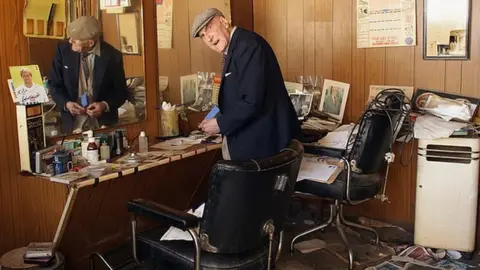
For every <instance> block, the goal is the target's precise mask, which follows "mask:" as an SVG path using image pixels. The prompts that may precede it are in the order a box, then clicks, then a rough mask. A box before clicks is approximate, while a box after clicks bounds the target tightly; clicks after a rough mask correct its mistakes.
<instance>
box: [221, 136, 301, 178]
mask: <svg viewBox="0 0 480 270" xmlns="http://www.w3.org/2000/svg"><path fill="white" fill-rule="evenodd" d="M302 156H303V145H302V144H301V143H300V142H299V141H298V140H295V139H294V140H292V141H291V142H290V144H289V145H288V146H287V147H286V148H284V149H282V150H281V151H280V153H278V154H277V155H275V156H272V157H268V158H264V159H259V160H253V159H252V160H249V161H233V160H220V161H218V162H217V164H215V167H214V169H220V170H228V171H263V170H269V169H273V168H276V167H278V166H282V165H285V164H288V163H290V162H293V161H295V160H298V159H301V158H302Z"/></svg>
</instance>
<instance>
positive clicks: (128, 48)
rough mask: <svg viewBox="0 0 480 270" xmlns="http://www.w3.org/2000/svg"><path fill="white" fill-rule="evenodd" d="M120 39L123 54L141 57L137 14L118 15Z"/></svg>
mask: <svg viewBox="0 0 480 270" xmlns="http://www.w3.org/2000/svg"><path fill="white" fill-rule="evenodd" d="M117 25H118V37H119V38H120V51H121V52H122V53H123V54H133V55H141V35H140V30H141V29H140V24H139V16H138V14H137V13H136V12H133V13H124V14H118V16H117Z"/></svg>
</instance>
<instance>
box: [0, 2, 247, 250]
mask: <svg viewBox="0 0 480 270" xmlns="http://www.w3.org/2000/svg"><path fill="white" fill-rule="evenodd" d="M138 1H142V3H143V12H144V13H143V28H144V46H145V47H144V52H145V60H144V61H145V63H144V67H145V80H146V88H147V100H148V101H147V102H149V103H148V106H147V115H148V116H147V121H145V122H141V123H137V124H132V125H128V126H127V132H128V135H129V136H130V137H132V136H135V135H137V134H138V133H139V132H140V130H145V131H146V132H147V134H149V135H152V136H154V135H157V134H158V123H159V119H158V115H157V111H156V110H155V109H154V107H153V105H155V101H156V100H159V99H160V97H159V92H158V91H157V89H158V70H159V69H160V75H166V76H169V77H171V78H172V79H171V84H170V88H171V90H170V91H169V92H168V93H167V94H169V95H170V96H172V100H174V102H175V100H176V101H179V100H180V92H179V85H180V82H179V76H180V75H186V74H191V73H190V72H196V71H197V70H213V71H215V69H219V67H220V56H218V55H215V54H214V53H211V52H209V51H207V50H206V49H204V48H202V46H200V45H201V44H198V42H197V41H192V39H191V38H190V25H191V21H192V20H193V16H194V14H196V13H197V12H199V11H200V10H201V9H203V8H207V7H211V6H213V7H221V6H222V3H224V1H221V0H217V1H214V0H209V1H207V0H203V1H200V0H174V1H175V4H174V10H175V14H174V28H173V31H174V39H173V49H172V50H159V49H158V48H157V41H156V21H155V1H143V0H138ZM252 1H253V0H231V10H232V19H233V21H234V22H235V23H236V24H237V25H241V26H243V27H246V28H249V29H253V14H252V6H253V4H252ZM23 4H24V2H23V1H17V0H3V1H0V13H1V16H0V27H1V28H2V29H3V30H2V31H0V82H4V83H0V86H1V87H0V89H2V91H1V92H2V94H1V95H0V103H1V104H2V106H1V108H0V153H2V155H3V158H2V159H1V160H2V161H1V162H0V255H1V254H3V253H4V252H6V251H8V250H11V249H13V248H17V247H20V246H24V245H27V244H28V243H29V242H31V241H51V240H52V239H53V237H54V234H55V230H56V226H57V224H58V222H59V220H58V219H57V218H53V217H59V216H60V214H61V212H62V211H63V205H59V204H58V202H59V201H62V200H65V198H66V194H67V189H66V188H64V187H63V186H62V185H56V184H54V183H51V182H49V181H48V180H45V179H40V178H36V177H26V176H21V175H19V170H20V161H19V151H18V139H17V138H18V137H17V131H16V130H17V125H16V115H15V106H14V104H13V103H12V102H11V97H10V94H9V92H8V88H7V84H6V81H7V79H9V78H10V74H9V70H8V67H9V66H15V65H24V64H29V63H34V62H35V63H36V64H39V65H40V67H41V69H42V70H49V69H50V65H51V59H52V57H53V54H54V50H49V49H48V48H51V47H52V46H55V43H56V41H54V40H47V39H30V42H29V40H28V39H27V38H25V36H24V35H23V33H22V20H23ZM190 42H197V45H195V46H197V47H195V48H197V49H196V51H195V52H192V54H191V53H190V50H189V47H190ZM29 47H30V48H29ZM29 49H30V50H33V51H34V52H35V55H36V57H33V58H31V57H30V53H29ZM158 54H160V57H158ZM210 57H211V58H210ZM217 59H218V61H217ZM167 97H168V95H167ZM152 139H153V138H152Z"/></svg>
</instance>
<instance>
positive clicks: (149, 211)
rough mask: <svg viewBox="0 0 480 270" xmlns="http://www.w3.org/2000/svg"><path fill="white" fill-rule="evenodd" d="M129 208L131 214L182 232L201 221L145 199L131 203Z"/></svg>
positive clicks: (128, 204) (128, 205)
mask: <svg viewBox="0 0 480 270" xmlns="http://www.w3.org/2000/svg"><path fill="white" fill-rule="evenodd" d="M127 208H128V211H129V212H133V213H135V214H136V215H141V216H147V217H150V218H153V219H156V220H159V221H161V222H162V223H166V224H168V225H170V226H173V227H176V228H179V229H181V230H188V229H189V228H193V227H196V226H197V225H198V221H199V218H198V217H196V216H194V215H192V214H189V213H186V212H183V211H179V210H175V209H172V208H170V207H167V206H165V205H162V204H159V203H155V202H152V201H149V200H145V199H135V200H132V201H129V202H128V203H127Z"/></svg>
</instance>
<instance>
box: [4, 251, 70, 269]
mask: <svg viewBox="0 0 480 270" xmlns="http://www.w3.org/2000/svg"><path fill="white" fill-rule="evenodd" d="M26 250H27V247H21V248H17V249H14V250H11V251H9V252H7V253H5V254H3V256H2V257H1V258H0V266H1V267H0V268H1V269H2V270H14V269H32V270H40V269H41V270H63V269H64V267H65V262H64V260H65V259H64V258H63V255H62V254H61V253H60V252H55V259H54V260H55V262H54V263H53V264H52V265H50V266H47V267H39V266H38V265H35V264H25V263H23V255H24V254H25V251H26Z"/></svg>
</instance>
